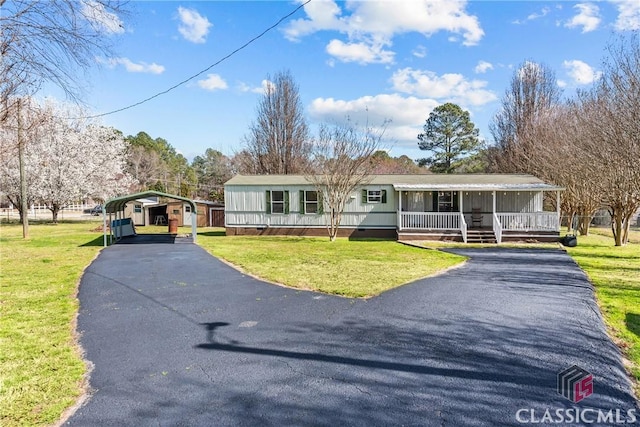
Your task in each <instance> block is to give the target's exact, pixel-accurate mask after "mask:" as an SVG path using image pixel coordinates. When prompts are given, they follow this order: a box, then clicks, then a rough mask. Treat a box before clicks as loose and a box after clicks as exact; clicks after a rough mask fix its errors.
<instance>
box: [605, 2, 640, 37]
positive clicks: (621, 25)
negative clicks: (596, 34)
mask: <svg viewBox="0 0 640 427" xmlns="http://www.w3.org/2000/svg"><path fill="white" fill-rule="evenodd" d="M611 2H612V3H613V4H615V5H616V7H617V9H618V19H616V23H615V29H616V30H618V31H629V30H631V31H633V30H640V2H638V1H629V0H612V1H611Z"/></svg>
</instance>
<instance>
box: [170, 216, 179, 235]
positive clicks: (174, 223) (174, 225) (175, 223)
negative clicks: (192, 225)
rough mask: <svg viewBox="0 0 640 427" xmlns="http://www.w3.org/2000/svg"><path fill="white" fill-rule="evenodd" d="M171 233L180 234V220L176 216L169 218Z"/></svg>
mask: <svg viewBox="0 0 640 427" xmlns="http://www.w3.org/2000/svg"><path fill="white" fill-rule="evenodd" d="M169 234H178V220H177V219H176V218H171V219H169Z"/></svg>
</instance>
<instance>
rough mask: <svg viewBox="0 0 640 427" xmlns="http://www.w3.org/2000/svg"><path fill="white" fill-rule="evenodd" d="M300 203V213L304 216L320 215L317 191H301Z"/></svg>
mask: <svg viewBox="0 0 640 427" xmlns="http://www.w3.org/2000/svg"><path fill="white" fill-rule="evenodd" d="M300 193H301V196H302V197H301V198H300V201H301V202H302V205H301V206H302V209H301V212H302V213H305V214H315V213H320V209H319V208H318V204H319V200H318V192H317V191H301V192H300Z"/></svg>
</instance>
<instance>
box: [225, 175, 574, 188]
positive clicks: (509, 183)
mask: <svg viewBox="0 0 640 427" xmlns="http://www.w3.org/2000/svg"><path fill="white" fill-rule="evenodd" d="M225 185H226V186H232V185H264V186H270V185H312V184H311V182H310V181H309V180H308V179H307V177H306V176H304V175H236V176H234V177H233V178H231V179H230V180H229V181H227V182H226V183H225ZM365 185H392V186H393V187H394V189H396V190H402V191H408V190H413V191H433V190H445V189H446V190H454V191H458V190H460V191H462V190H474V191H482V190H485V191H493V190H504V191H508V190H516V191H523V190H534V191H542V190H547V191H549V190H563V188H562V187H558V186H555V185H552V184H547V183H545V182H544V181H542V180H540V179H538V178H536V177H535V176H533V175H526V174H421V175H371V176H370V177H369V179H368V181H367V182H366V184H365Z"/></svg>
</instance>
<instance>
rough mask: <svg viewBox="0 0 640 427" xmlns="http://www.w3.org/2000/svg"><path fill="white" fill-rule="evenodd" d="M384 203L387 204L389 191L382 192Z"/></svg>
mask: <svg viewBox="0 0 640 427" xmlns="http://www.w3.org/2000/svg"><path fill="white" fill-rule="evenodd" d="M382 203H387V190H382Z"/></svg>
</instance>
